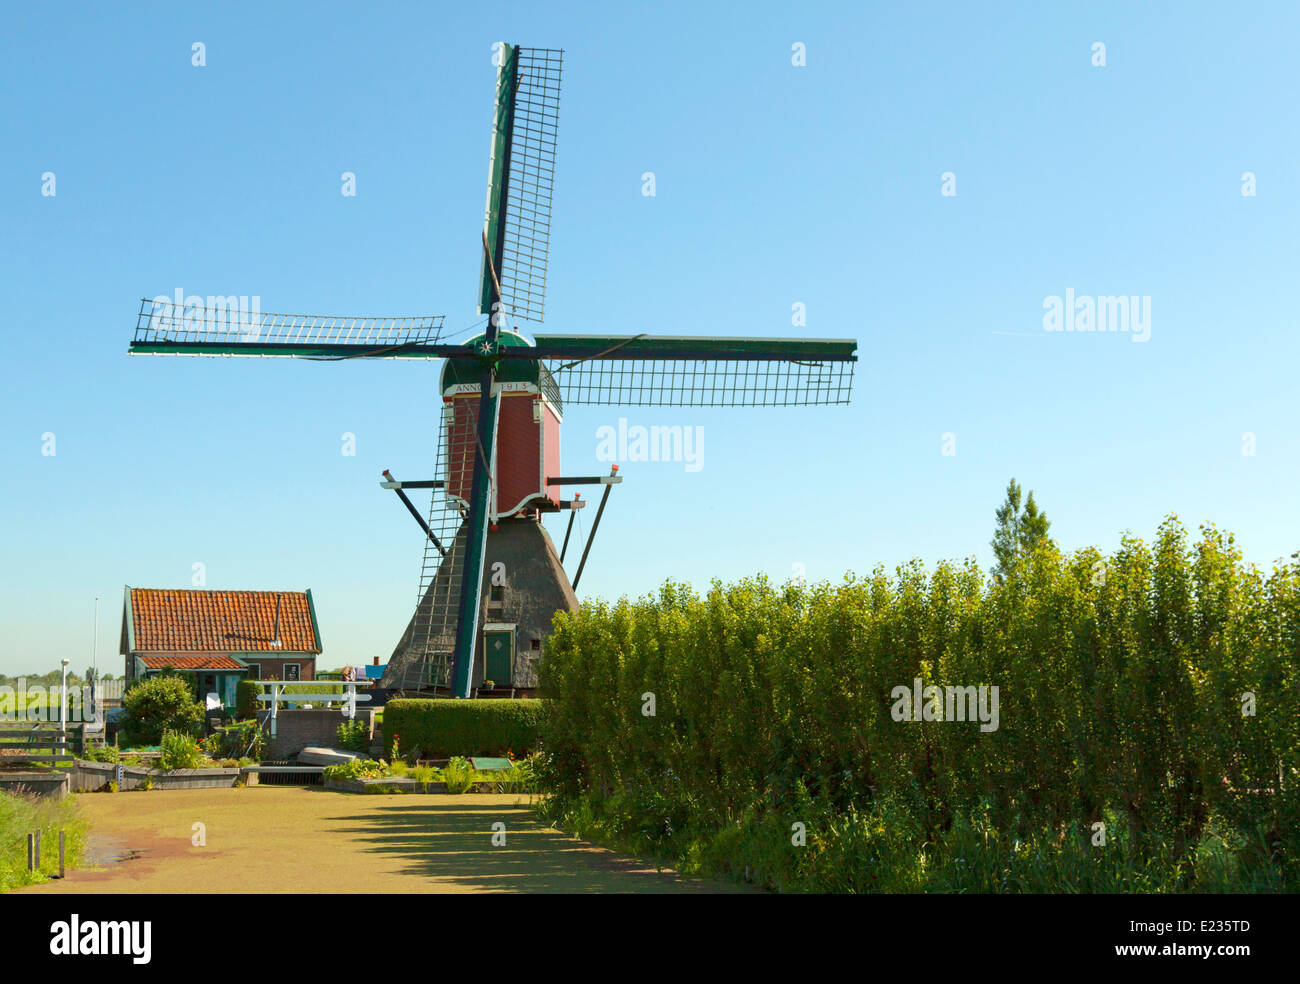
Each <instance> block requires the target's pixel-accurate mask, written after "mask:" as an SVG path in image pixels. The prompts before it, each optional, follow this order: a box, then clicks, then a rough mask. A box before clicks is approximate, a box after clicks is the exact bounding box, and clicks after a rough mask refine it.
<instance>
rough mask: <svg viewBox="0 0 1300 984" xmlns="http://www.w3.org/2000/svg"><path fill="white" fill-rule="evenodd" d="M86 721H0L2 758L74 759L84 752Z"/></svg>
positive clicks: (35, 760)
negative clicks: (9, 722)
mask: <svg viewBox="0 0 1300 984" xmlns="http://www.w3.org/2000/svg"><path fill="white" fill-rule="evenodd" d="M86 740H87V736H86V733H85V725H81V724H70V725H68V726H67V727H66V728H60V727H59V726H58V725H57V724H0V762H6V763H11V762H39V763H49V764H53V763H56V762H71V761H72V760H73V759H74V758H77V757H78V756H80V755H83V754H84V753H85V750H86Z"/></svg>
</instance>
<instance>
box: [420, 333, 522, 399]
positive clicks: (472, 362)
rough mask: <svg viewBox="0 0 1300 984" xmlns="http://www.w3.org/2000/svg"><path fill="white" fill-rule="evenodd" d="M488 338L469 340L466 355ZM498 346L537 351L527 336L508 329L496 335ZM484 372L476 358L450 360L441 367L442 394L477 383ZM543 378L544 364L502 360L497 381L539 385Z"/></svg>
mask: <svg viewBox="0 0 1300 984" xmlns="http://www.w3.org/2000/svg"><path fill="white" fill-rule="evenodd" d="M486 338H487V333H486V332H480V333H479V334H477V335H475V336H473V337H472V338H469V339H467V340H466V342H465V349H466V351H467V352H469V351H472V350H473V348H474V346H475V345H477V344H478V343H479V342H482V341H484V340H485V339H486ZM496 344H497V348H499V349H501V348H535V347H536V343H534V342H533V340H532V339H531V338H529V337H528V336H527V335H524V334H521V333H520V332H517V331H511V330H509V329H507V328H502V329H501V330H500V331H498V332H497V337H496ZM482 371H483V365H482V363H480V362H479V361H478V359H476V358H472V357H469V356H467V357H465V358H453V359H448V360H447V361H446V362H445V363H444V364H443V367H442V377H441V379H442V386H441V388H442V391H443V392H444V393H445V392H446V391H447V390H448V389H449V388H450V387H452V386H454V385H456V384H457V383H477V382H478V381H479V378H480V374H481V373H482ZM541 374H542V366H541V363H539V362H535V361H533V360H532V359H503V360H501V362H500V363H499V364H498V366H497V379H498V380H499V381H501V382H506V383H532V384H533V385H537V384H538V382H539V380H540V378H541Z"/></svg>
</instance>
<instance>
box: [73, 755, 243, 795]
mask: <svg viewBox="0 0 1300 984" xmlns="http://www.w3.org/2000/svg"><path fill="white" fill-rule="evenodd" d="M117 769H118V767H117V766H116V765H114V764H113V763H112V762H83V761H81V760H80V759H78V760H77V761H76V762H74V763H73V765H72V768H71V769H70V770H69V777H70V781H71V787H72V789H74V790H76V791H77V792H86V793H93V792H97V791H98V790H101V789H107V788H108V784H109V783H110V782H116V781H117ZM239 773H240V770H239V769H176V770H174V771H171V772H163V771H162V770H160V769H147V768H145V767H144V766H142V765H124V766H122V784H121V786H119V787H118V790H119V792H122V791H126V790H128V789H136V788H138V787H139V786H140V785H141V784H142V783H143V782H144V780H145V777H146V776H148V777H149V779H150V781H151V782H152V783H153V788H154V789H221V788H229V787H231V786H234V785H235V784H236V782H237V781H238V780H239Z"/></svg>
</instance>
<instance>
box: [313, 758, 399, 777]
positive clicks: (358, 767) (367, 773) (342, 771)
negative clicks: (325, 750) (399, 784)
mask: <svg viewBox="0 0 1300 984" xmlns="http://www.w3.org/2000/svg"><path fill="white" fill-rule="evenodd" d="M323 775H324V777H325V778H326V779H384V778H387V777H388V776H391V775H393V770H392V769H390V768H389V766H388V764H387V763H385V762H376V761H374V760H373V759H361V758H356V759H349V760H348V761H346V762H340V763H339V764H338V765H327V766H325V770H324V772H323Z"/></svg>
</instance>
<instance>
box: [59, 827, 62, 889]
mask: <svg viewBox="0 0 1300 984" xmlns="http://www.w3.org/2000/svg"><path fill="white" fill-rule="evenodd" d="M59 877H60V878H62V877H63V831H62V830H60V831H59Z"/></svg>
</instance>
